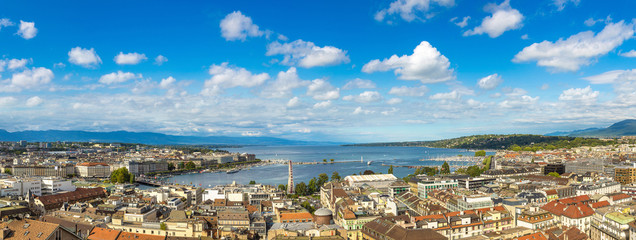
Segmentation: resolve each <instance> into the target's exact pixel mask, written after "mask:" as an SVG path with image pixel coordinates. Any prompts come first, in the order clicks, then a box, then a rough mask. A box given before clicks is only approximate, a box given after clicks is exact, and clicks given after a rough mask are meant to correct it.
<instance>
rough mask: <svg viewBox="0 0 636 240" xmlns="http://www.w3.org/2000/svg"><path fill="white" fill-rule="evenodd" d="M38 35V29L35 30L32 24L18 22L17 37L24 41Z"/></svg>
mask: <svg viewBox="0 0 636 240" xmlns="http://www.w3.org/2000/svg"><path fill="white" fill-rule="evenodd" d="M37 34H38V29H37V28H35V23H34V22H25V21H22V20H20V29H18V35H20V37H22V38H24V39H31V38H34V37H35V35H37Z"/></svg>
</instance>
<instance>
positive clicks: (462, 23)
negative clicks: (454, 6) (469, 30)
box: [450, 16, 470, 28]
mask: <svg viewBox="0 0 636 240" xmlns="http://www.w3.org/2000/svg"><path fill="white" fill-rule="evenodd" d="M456 20H457V17H454V18H451V20H450V22H452V23H453V24H455V25H457V26H459V27H460V28H464V27H466V26H468V20H470V16H466V17H464V18H462V20H461V21H456Z"/></svg>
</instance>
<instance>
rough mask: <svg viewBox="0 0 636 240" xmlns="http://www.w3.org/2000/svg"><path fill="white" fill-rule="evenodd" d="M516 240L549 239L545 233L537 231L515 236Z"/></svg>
mask: <svg viewBox="0 0 636 240" xmlns="http://www.w3.org/2000/svg"><path fill="white" fill-rule="evenodd" d="M515 240H548V238H546V237H545V236H544V235H543V233H540V232H537V233H533V234H530V235H525V236H523V237H518V238H515Z"/></svg>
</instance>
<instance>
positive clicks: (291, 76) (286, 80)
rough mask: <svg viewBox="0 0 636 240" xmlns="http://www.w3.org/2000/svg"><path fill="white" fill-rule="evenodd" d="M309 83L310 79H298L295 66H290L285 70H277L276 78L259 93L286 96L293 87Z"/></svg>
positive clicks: (266, 95)
mask: <svg viewBox="0 0 636 240" xmlns="http://www.w3.org/2000/svg"><path fill="white" fill-rule="evenodd" d="M309 83H310V81H306V80H302V79H300V77H298V73H297V72H296V68H295V67H291V68H289V70H287V71H286V72H283V71H281V72H279V73H278V76H277V77H276V80H275V81H273V82H271V83H270V84H268V85H267V86H266V87H265V88H263V91H262V92H261V94H262V95H263V96H264V97H267V98H288V97H290V96H291V95H292V91H293V90H294V89H296V88H299V87H303V86H307V85H309Z"/></svg>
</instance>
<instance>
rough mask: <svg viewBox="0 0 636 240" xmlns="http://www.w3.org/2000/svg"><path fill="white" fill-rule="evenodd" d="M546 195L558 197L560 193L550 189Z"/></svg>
mask: <svg viewBox="0 0 636 240" xmlns="http://www.w3.org/2000/svg"><path fill="white" fill-rule="evenodd" d="M545 194H546V195H557V194H558V193H557V190H556V189H550V190H547V191H545Z"/></svg>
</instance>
